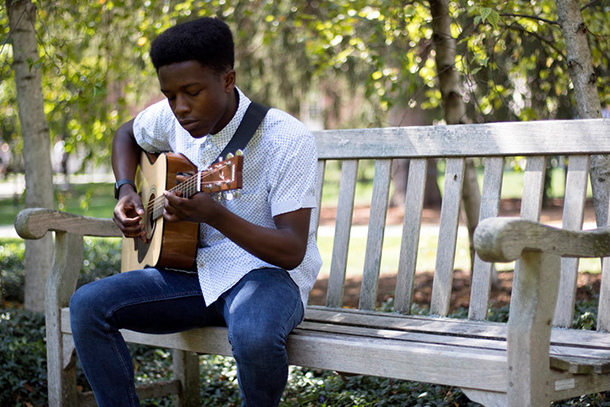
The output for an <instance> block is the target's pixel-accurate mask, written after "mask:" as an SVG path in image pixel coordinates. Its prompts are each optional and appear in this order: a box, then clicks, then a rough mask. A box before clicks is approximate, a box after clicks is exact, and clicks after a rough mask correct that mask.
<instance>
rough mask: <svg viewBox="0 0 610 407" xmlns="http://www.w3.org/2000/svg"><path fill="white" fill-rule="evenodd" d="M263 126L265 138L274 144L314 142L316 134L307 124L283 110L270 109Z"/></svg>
mask: <svg viewBox="0 0 610 407" xmlns="http://www.w3.org/2000/svg"><path fill="white" fill-rule="evenodd" d="M261 127H262V132H263V135H262V137H263V139H264V140H265V142H267V143H270V144H273V145H286V144H288V145H294V144H303V143H305V144H312V143H314V136H313V134H312V133H311V131H310V130H309V129H308V128H307V126H305V124H303V122H301V121H300V120H298V119H297V118H296V117H294V116H292V115H290V114H289V113H286V112H284V111H283V110H279V109H275V108H272V109H269V111H268V112H267V115H266V116H265V119H264V120H263V124H262V126H261Z"/></svg>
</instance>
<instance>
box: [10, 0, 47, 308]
mask: <svg viewBox="0 0 610 407" xmlns="http://www.w3.org/2000/svg"><path fill="white" fill-rule="evenodd" d="M6 8H7V11H8V17H9V25H10V30H11V34H10V35H11V38H12V40H13V70H14V74H15V83H16V85H17V106H18V108H19V121H20V122H21V132H22V135H23V151H24V153H23V155H24V163H25V184H26V198H25V206H26V207H28V208H30V207H45V208H52V207H53V174H52V171H51V153H50V144H51V143H50V136H49V126H48V123H47V119H46V116H45V114H44V106H43V96H42V75H41V72H40V69H38V68H36V67H35V66H33V64H35V63H36V61H38V60H39V55H38V43H37V41H36V31H35V22H36V10H35V7H34V5H33V4H32V2H31V1H29V0H6ZM52 245H53V243H52V240H51V236H50V235H47V236H45V237H44V238H43V239H41V240H37V241H32V240H28V241H26V249H25V267H26V274H25V304H24V306H25V308H27V309H30V310H34V311H43V310H44V291H45V284H46V281H47V276H48V274H49V270H50V268H51V258H52V253H53V247H52Z"/></svg>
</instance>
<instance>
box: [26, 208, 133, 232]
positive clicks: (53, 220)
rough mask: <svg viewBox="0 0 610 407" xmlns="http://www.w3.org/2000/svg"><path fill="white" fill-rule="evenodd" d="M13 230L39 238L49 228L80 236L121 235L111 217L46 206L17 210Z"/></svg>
mask: <svg viewBox="0 0 610 407" xmlns="http://www.w3.org/2000/svg"><path fill="white" fill-rule="evenodd" d="M15 230H16V231H17V233H18V234H19V236H21V237H22V238H23V239H40V238H42V237H43V236H44V235H45V234H46V233H47V232H48V231H50V230H51V231H55V232H68V233H74V234H77V235H81V236H103V237H121V236H122V234H121V230H120V229H119V228H118V226H116V225H115V223H114V222H113V221H112V219H105V218H92V217H89V216H82V215H75V214H73V213H67V212H62V211H58V210H54V209H47V208H28V209H24V210H22V211H21V212H19V214H18V215H17V218H16V219H15Z"/></svg>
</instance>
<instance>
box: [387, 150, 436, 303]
mask: <svg viewBox="0 0 610 407" xmlns="http://www.w3.org/2000/svg"><path fill="white" fill-rule="evenodd" d="M427 172H428V160H427V159H425V158H423V159H421V158H420V159H412V160H411V162H410V163H409V177H408V180H407V192H406V197H405V211H404V213H405V214H404V219H403V223H402V241H401V245H400V257H399V260H398V272H397V275H396V295H395V297H396V298H395V299H394V310H395V311H397V312H400V313H401V314H409V313H410V312H411V304H412V303H413V290H414V287H415V268H416V265H417V249H418V247H419V235H420V231H421V221H422V210H423V208H424V190H425V187H426V175H427Z"/></svg>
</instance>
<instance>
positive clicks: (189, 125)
mask: <svg viewBox="0 0 610 407" xmlns="http://www.w3.org/2000/svg"><path fill="white" fill-rule="evenodd" d="M178 122H179V123H180V125H181V126H182V127H183V128H184V129H185V130H186V131H188V132H189V133H190V132H192V131H193V130H195V129H196V127H197V123H198V121H197V120H194V119H183V120H178Z"/></svg>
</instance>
